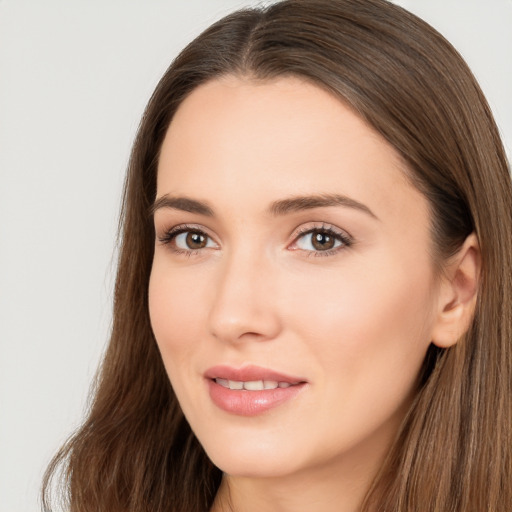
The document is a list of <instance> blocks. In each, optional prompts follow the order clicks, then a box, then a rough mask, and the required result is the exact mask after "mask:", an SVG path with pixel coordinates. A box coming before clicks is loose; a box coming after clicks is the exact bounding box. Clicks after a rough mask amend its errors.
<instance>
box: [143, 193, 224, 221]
mask: <svg viewBox="0 0 512 512" xmlns="http://www.w3.org/2000/svg"><path fill="white" fill-rule="evenodd" d="M160 208H172V209H173V210H181V211H183V212H189V213H197V214H199V215H205V216H206V217H213V216H214V213H213V208H211V207H210V206H209V205H208V204H207V203H205V202H203V201H196V200H195V199H190V198H189V197H173V196H169V195H167V194H165V195H164V196H162V197H160V198H159V199H157V200H156V201H155V202H154V203H153V206H152V207H151V210H150V213H151V214H152V215H154V213H155V212H156V211H157V210H159V209H160Z"/></svg>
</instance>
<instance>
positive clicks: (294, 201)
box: [269, 194, 378, 220]
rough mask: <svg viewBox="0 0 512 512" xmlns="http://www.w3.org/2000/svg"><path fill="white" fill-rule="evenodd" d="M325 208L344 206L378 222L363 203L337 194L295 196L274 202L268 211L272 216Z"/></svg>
mask: <svg viewBox="0 0 512 512" xmlns="http://www.w3.org/2000/svg"><path fill="white" fill-rule="evenodd" d="M325 206H344V207H346V208H353V209H355V210H359V211H361V212H363V213H366V214H368V215H370V217H373V218H374V219H377V220H378V217H377V216H376V215H375V214H374V213H373V212H372V211H371V210H370V208H368V206H366V205H365V204H363V203H360V202H359V201H356V200H355V199H352V198H350V197H347V196H344V195H339V194H320V195H312V196H297V197H290V198H288V199H282V200H279V201H275V202H273V203H272V204H271V205H270V208H269V211H270V213H271V214H272V215H275V216H278V215H286V214H288V213H292V212H297V211H301V210H311V209H313V208H322V207H325Z"/></svg>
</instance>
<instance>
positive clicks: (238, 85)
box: [157, 76, 426, 215]
mask: <svg viewBox="0 0 512 512" xmlns="http://www.w3.org/2000/svg"><path fill="white" fill-rule="evenodd" d="M234 192H236V197H234V196H233V193H234ZM169 193H172V194H186V195H190V194H192V193H193V194H195V195H196V196H197V197H198V198H201V199H207V200H208V199H210V200H213V201H218V202H219V203H220V204H223V205H225V206H226V207H229V205H230V204H231V203H233V202H237V201H236V199H237V198H238V199H239V201H238V202H239V203H243V204H244V205H249V204H251V203H252V202H256V201H260V202H261V201H265V200H268V202H270V201H272V200H279V199H280V198H281V197H282V196H290V195H304V194H312V193H318V194H322V193H340V194H344V195H347V196H351V197H353V198H354V199H356V200H360V201H362V202H364V201H369V202H370V203H371V204H372V205H373V208H371V209H372V210H373V211H375V210H377V212H378V211H382V212H383V213H384V212H386V213H394V214H395V215H396V214H400V213H401V212H402V213H403V211H404V210H408V209H409V207H410V206H413V205H416V206H417V207H418V209H419V210H422V209H425V208H426V202H425V199H424V197H423V195H422V194H421V193H420V192H419V191H417V190H416V189H415V188H414V187H413V186H412V185H411V184H410V182H409V180H408V179H407V177H406V172H405V165H404V163H403V161H402V159H401V158H400V155H399V154H398V153H397V151H396V150H395V149H394V148H393V147H392V146H391V145H390V144H388V143H387V142H386V141H385V140H384V139H383V138H382V137H381V136H380V135H379V134H378V133H377V132H376V131H375V130H374V129H372V128H371V127H370V126H368V124H367V123H365V122H364V121H363V120H362V119H361V118H360V117H359V116H357V115H356V114H355V112H354V111H353V110H352V109H351V108H350V107H349V106H347V105H346V104H345V103H344V102H342V101H341V100H340V99H339V98H337V97H335V96H334V95H332V94H330V93H328V92H326V91H325V90H323V89H322V88H320V87H318V86H316V85H313V84H311V83H309V82H306V81H304V80H301V79H299V78H295V77H284V78H279V79H274V80H271V81H255V80H251V79H246V78H240V77H234V76H228V77H223V78H221V79H216V80H213V81H210V82H207V83H206V84H203V85H201V86H200V87H198V88H196V89H195V90H194V91H193V92H192V93H191V94H190V95H189V96H188V97H187V98H186V99H185V100H184V102H183V103H182V104H181V105H180V107H179V108H178V110H177V112H176V114H175V116H174V118H173V120H172V122H171V124H170V126H169V129H168V132H167V134H166V137H165V140H164V143H163V145H162V150H161V154H160V160H159V168H158V191H157V195H162V194H169ZM401 196H402V197H401ZM398 198H400V199H401V200H400V201H398V200H397V199H398ZM377 212H376V213H377ZM421 213H425V211H422V212H421ZM377 215H378V213H377Z"/></svg>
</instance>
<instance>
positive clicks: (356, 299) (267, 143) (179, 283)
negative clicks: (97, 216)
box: [149, 77, 437, 476]
mask: <svg viewBox="0 0 512 512" xmlns="http://www.w3.org/2000/svg"><path fill="white" fill-rule="evenodd" d="M154 219H155V228H156V244H155V256H154V262H153V269H152V273H151V280H150V286H149V305H150V315H151V322H152V326H153V330H154V334H155V337H156V340H157V343H158V346H159V348H160V351H161V354H162V358H163V361H164V364H165V367H166V369H167V372H168V375H169V378H170V380H171V383H172V386H173V388H174V390H175V392H176V395H177V397H178V399H179V402H180V404H181V407H182V409H183V411H184V413H185V416H186V417H187V419H188V421H189V423H190V426H191V427H192V429H193V431H194V432H195V434H196V435H197V437H198V439H199V441H200V442H201V444H202V445H203V446H204V448H205V450H206V452H207V453H208V455H209V456H210V457H211V459H212V460H213V462H214V463H215V464H216V465H218V466H219V467H220V468H221V469H222V470H224V471H225V472H227V473H230V474H232V475H242V476H280V475H291V474H294V473H296V472H299V471H305V470H306V471H307V470H313V468H315V470H317V469H318V468H324V469H327V468H329V471H330V470H333V469H335V468H337V467H338V468H341V467H343V466H344V465H345V466H346V467H347V468H350V470H351V471H356V472H357V471H358V468H364V471H367V470H368V468H369V467H372V468H373V467H375V464H377V462H376V461H377V460H379V459H380V458H381V457H382V456H383V453H384V452H385V450H386V449H387V447H388V446H389V444H390V442H391V441H392V439H393V437H394V435H395V434H396V432H397V428H398V426H399V423H400V422H401V420H402V419H403V417H404V413H405V411H406V410H407V407H408V405H409V404H410V401H411V398H412V396H413V394H414V391H415V387H416V384H417V379H418V373H419V371H420V368H421V365H422V362H423V359H424V356H425V353H426V350H427V348H428V346H429V344H430V340H431V332H432V330H433V327H434V324H435V319H436V315H435V313H434V311H435V309H436V300H437V299H436V297H437V286H436V282H437V281H436V279H435V275H434V271H433V263H432V259H431V256H430V250H429V249H430V230H429V213H428V205H427V202H426V199H425V198H424V196H423V195H422V194H421V193H419V192H418V191H417V190H416V189H415V188H414V187H413V186H411V184H410V183H409V182H408V181H407V179H406V178H405V174H404V166H403V164H402V162H401V160H400V158H399V157H398V155H397V153H396V152H395V150H394V149H393V148H392V147H391V146H390V145H389V144H388V143H387V142H386V141H385V140H384V139H383V138H382V137H381V136H380V135H378V134H377V133H376V132H375V131H374V130H372V129H371V128H370V127H368V126H367V125H366V124H365V123H364V122H363V121H362V120H361V119H360V118H359V117H358V116H356V115H355V114H354V113H353V112H352V111H351V110H350V109H349V108H347V106H345V105H344V104H343V103H342V102H341V101H339V100H338V99H336V98H334V97H333V96H331V95H329V94H328V93H327V92H325V91H323V90H322V89H320V88H318V87H316V86H314V85H311V84H308V83H305V82H303V81H300V80H299V79H297V78H282V79H279V80H273V81H265V82H256V81H251V80H250V79H240V78H235V77H225V78H222V79H219V80H215V81H211V82H209V83H207V84H205V85H203V86H201V87H199V88H197V89H196V90H194V92H192V94H191V95H190V96H189V97H188V98H187V99H186V100H185V101H184V102H183V103H182V105H181V106H180V108H179V109H178V111H177V113H176V115H175V117H174V119H173V121H172V123H171V125H170V127H169V130H168V132H167V135H166V137H165V140H164V143H163V146H162V151H161V156H160V160H159V167H158V184H157V200H156V203H155V214H154ZM240 388H244V389H240Z"/></svg>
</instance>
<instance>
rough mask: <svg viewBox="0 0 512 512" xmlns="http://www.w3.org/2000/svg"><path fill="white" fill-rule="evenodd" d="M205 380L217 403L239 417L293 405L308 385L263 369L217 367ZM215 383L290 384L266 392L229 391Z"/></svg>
mask: <svg viewBox="0 0 512 512" xmlns="http://www.w3.org/2000/svg"><path fill="white" fill-rule="evenodd" d="M204 377H205V379H206V382H207V385H208V391H209V394H210V398H211V400H212V401H213V403H214V404H215V405H216V406H217V407H219V408H220V409H222V410H223V411H225V412H228V413H230V414H235V415H238V416H256V415H258V414H262V413H264V412H266V411H268V410H270V409H274V408H275V407H278V406H280V405H282V404H284V403H285V402H288V401H290V400H291V399H292V398H294V397H296V396H297V394H298V393H300V392H301V391H302V390H303V389H304V388H305V386H306V385H307V382H306V380H305V379H303V378H300V377H295V376H291V375H286V374H284V373H280V372H276V371H274V370H270V369H267V368H263V367H260V366H253V365H249V366H244V367H242V368H233V367H230V366H224V365H221V366H214V367H212V368H210V369H208V370H207V371H206V372H205V374H204ZM215 379H225V380H235V381H244V382H247V381H260V380H267V381H277V382H286V383H288V384H290V386H289V387H285V388H280V387H278V388H275V389H263V390H258V391H247V390H235V389H228V388H226V387H224V386H222V385H220V384H217V382H215Z"/></svg>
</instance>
